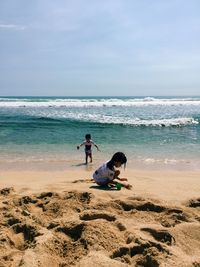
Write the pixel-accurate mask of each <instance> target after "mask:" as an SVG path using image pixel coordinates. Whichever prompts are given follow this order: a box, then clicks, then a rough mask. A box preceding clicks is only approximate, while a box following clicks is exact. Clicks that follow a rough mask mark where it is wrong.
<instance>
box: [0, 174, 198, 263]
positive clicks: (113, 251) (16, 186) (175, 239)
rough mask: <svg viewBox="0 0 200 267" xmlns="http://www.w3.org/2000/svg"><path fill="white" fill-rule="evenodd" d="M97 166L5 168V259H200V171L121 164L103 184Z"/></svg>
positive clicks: (0, 237)
mask: <svg viewBox="0 0 200 267" xmlns="http://www.w3.org/2000/svg"><path fill="white" fill-rule="evenodd" d="M92 172H93V170H92V169H91V170H85V169H81V170H80V169H79V170H77V169H69V170H62V171H42V170H40V171H39V170H37V171H35V170H32V171H31V170H12V171H9V170H7V171H6V170H4V171H1V172H0V201H1V202H0V208H1V213H0V214H1V215H0V216H1V232H0V248H1V249H0V266H1V267H8V266H9V267H16V266H23V267H25V266H26V267H30V266H31V267H39V266H40V267H45V266H48V267H61V266H62V267H64V266H92V265H94V266H137V267H139V266H146V267H153V266H185V267H190V266H191V267H199V266H200V196H199V192H200V179H199V177H200V173H199V172H198V171H187V172H186V171H170V170H168V171H166V170H165V171H161V170H159V171H149V170H130V169H126V170H125V172H122V174H121V177H123V176H124V177H127V178H128V179H129V182H130V183H131V184H132V185H133V189H132V190H127V189H125V188H122V189H121V190H120V191H118V190H115V189H113V190H102V189H100V188H99V187H98V186H97V185H95V184H94V183H93V182H92V181H90V178H91V175H92Z"/></svg>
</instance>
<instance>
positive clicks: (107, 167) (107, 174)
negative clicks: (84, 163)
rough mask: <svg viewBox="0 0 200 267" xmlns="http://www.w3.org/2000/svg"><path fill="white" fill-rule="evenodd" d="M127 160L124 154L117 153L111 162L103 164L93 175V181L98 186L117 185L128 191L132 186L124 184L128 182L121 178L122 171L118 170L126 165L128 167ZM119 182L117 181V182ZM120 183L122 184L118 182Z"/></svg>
mask: <svg viewBox="0 0 200 267" xmlns="http://www.w3.org/2000/svg"><path fill="white" fill-rule="evenodd" d="M126 162H127V158H126V156H125V155H124V153H122V152H117V153H115V154H114V155H113V156H112V158H111V160H109V161H108V162H105V163H103V164H102V165H101V166H100V167H99V168H98V169H97V170H96V171H95V172H94V174H93V179H94V181H95V182H96V183H97V184H98V185H102V186H105V185H109V184H110V185H115V186H116V187H117V188H119V189H121V187H122V186H124V187H125V188H127V189H131V188H132V185H130V184H128V183H123V181H127V179H126V178H119V177H118V176H119V174H120V171H119V170H116V168H119V167H121V166H122V165H124V167H125V166H126ZM116 180H117V181H116ZM118 181H120V182H118Z"/></svg>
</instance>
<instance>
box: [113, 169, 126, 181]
mask: <svg viewBox="0 0 200 267" xmlns="http://www.w3.org/2000/svg"><path fill="white" fill-rule="evenodd" d="M119 175H120V171H119V170H116V171H115V174H114V179H117V180H119V181H128V179H127V178H119V177H118V176H119Z"/></svg>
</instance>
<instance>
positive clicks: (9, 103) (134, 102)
mask: <svg viewBox="0 0 200 267" xmlns="http://www.w3.org/2000/svg"><path fill="white" fill-rule="evenodd" d="M175 105H176V106H182V105H186V106H188V105H193V106H200V98H170V99H169V98H163V99H161V98H153V97H145V98H84V99H79V98H76V99H75V98H56V99H48V98H47V99H43V98H41V99H36V100H34V99H28V98H27V99H26V98H23V99H21V98H19V99H17V98H0V107H65V106H66V107H104V106H108V107H112V106H122V107H123V106H127V107H128V106H175Z"/></svg>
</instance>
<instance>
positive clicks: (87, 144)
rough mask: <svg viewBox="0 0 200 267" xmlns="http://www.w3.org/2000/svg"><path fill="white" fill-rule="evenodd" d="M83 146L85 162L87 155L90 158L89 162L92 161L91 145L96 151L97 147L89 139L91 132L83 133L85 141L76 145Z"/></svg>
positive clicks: (86, 162) (86, 161)
mask: <svg viewBox="0 0 200 267" xmlns="http://www.w3.org/2000/svg"><path fill="white" fill-rule="evenodd" d="M83 145H84V146H85V164H88V157H89V158H90V162H92V145H94V146H95V147H96V148H97V150H98V151H100V150H99V147H98V146H97V145H96V144H95V143H94V142H93V141H92V140H91V134H86V135H85V141H84V142H83V143H82V144H80V145H79V146H77V149H79V148H80V147H81V146H83Z"/></svg>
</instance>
